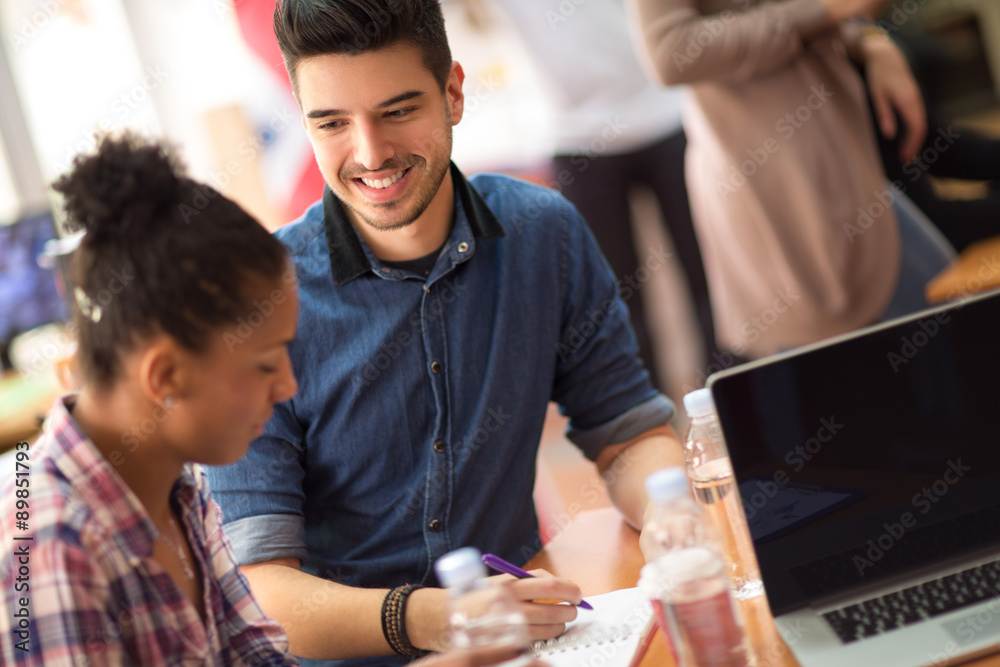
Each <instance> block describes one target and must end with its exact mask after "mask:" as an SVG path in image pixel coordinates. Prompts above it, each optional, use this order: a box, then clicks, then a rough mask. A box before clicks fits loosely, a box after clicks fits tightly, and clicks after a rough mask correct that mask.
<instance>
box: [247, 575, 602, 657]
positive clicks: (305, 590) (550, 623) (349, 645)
mask: <svg viewBox="0 0 1000 667" xmlns="http://www.w3.org/2000/svg"><path fill="white" fill-rule="evenodd" d="M241 569H242V571H243V574H244V575H246V578H247V579H248V580H249V581H250V587H251V588H252V589H253V592H254V595H255V596H256V597H257V599H258V600H259V601H260V604H261V606H262V607H263V608H264V610H265V611H266V612H267V613H268V614H269V615H270V616H272V617H273V618H275V619H276V620H277V621H278V622H279V623H281V624H282V626H284V628H285V632H287V633H288V637H289V640H290V643H291V650H292V653H294V654H295V655H297V656H300V657H303V658H313V659H332V658H355V657H362V656H373V655H391V654H392V649H391V648H390V647H389V645H388V643H387V642H386V641H385V639H384V637H383V636H382V625H381V611H382V601H383V600H384V599H385V596H386V594H387V593H388V592H389V591H388V589H376V588H372V589H369V588H354V587H351V586H344V585H343V584H338V583H335V582H332V581H328V580H326V579H322V578H320V577H316V576H313V575H311V574H307V573H305V572H302V570H301V566H300V563H299V561H297V560H295V559H281V560H275V561H270V562H267V563H257V564H255V565H244V566H243V567H242V568H241ZM533 574H536V575H541V576H537V577H536V578H534V579H521V580H517V581H510V580H509V579H510V578H509V577H507V576H506V575H501V576H500V577H494V578H491V579H496V580H500V581H504V582H505V585H507V586H509V587H510V589H511V591H512V592H513V593H514V595H515V597H516V598H517V599H519V600H521V601H522V604H521V609H522V611H523V612H524V613H525V617H526V618H527V621H528V634H529V636H530V638H531V640H532V641H538V640H542V639H551V638H553V637H557V636H559V635H560V634H562V632H563V630H564V629H565V624H566V623H567V622H569V621H571V620H572V619H573V618H575V617H576V608H575V607H572V606H569V605H553V604H533V603H531V602H530V600H541V599H559V600H565V601H567V602H573V603H577V602H579V601H580V600H581V599H582V596H581V594H580V589H579V588H578V587H577V586H576V585H575V584H573V583H572V582H570V581H568V580H566V579H560V578H557V577H552V576H544V573H542V572H541V571H535V572H533ZM446 605H447V592H446V591H445V590H443V589H440V588H421V589H419V590H416V591H414V592H413V593H411V594H410V596H409V599H408V601H407V605H406V619H405V621H406V634H407V638H408V639H409V640H410V643H411V644H413V645H414V646H415V647H417V648H419V649H423V650H432V651H440V650H444V649H445V648H447V639H448V627H447V623H448V621H447V610H446Z"/></svg>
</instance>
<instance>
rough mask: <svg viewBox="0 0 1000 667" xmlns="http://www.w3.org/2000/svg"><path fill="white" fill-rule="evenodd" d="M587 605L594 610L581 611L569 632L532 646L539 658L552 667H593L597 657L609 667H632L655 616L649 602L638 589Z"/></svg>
mask: <svg viewBox="0 0 1000 667" xmlns="http://www.w3.org/2000/svg"><path fill="white" fill-rule="evenodd" d="M587 602H589V603H590V604H591V605H592V606H593V607H594V609H593V610H592V611H591V610H587V609H579V608H578V609H577V616H576V619H575V620H574V621H572V622H571V623H569V624H567V627H566V632H564V633H563V634H562V635H560V636H559V637H556V638H555V639H549V640H547V641H543V642H535V644H533V645H532V650H533V651H534V652H535V655H536V656H537V657H539V658H541V659H543V660H544V661H545V662H547V663H548V664H550V665H552V667H578V665H580V664H581V662H583V664H590V662H589V660H588V659H589V658H590V657H591V656H596V655H600V656H601V657H602V658H603V660H601V662H600V664H602V665H604V666H605V667H619V666H620V667H628V665H629V663H630V662H631V660H632V656H633V655H634V654H635V652H636V650H637V649H638V648H639V643H640V641H641V640H642V631H643V629H644V628H645V627H646V622H647V621H648V620H649V617H650V616H651V615H652V613H653V610H652V607H650V604H649V600H648V599H646V596H644V595H643V594H642V593H641V592H640V591H639V589H638V588H625V589H622V590H620V591H613V592H611V593H605V594H604V595H595V596H592V597H588V598H587Z"/></svg>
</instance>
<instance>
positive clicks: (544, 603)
mask: <svg viewBox="0 0 1000 667" xmlns="http://www.w3.org/2000/svg"><path fill="white" fill-rule="evenodd" d="M531 574H533V575H535V577H534V578H533V579H516V578H514V577H512V576H511V575H509V574H500V575H497V576H495V577H490V579H489V580H490V582H498V583H501V584H503V585H504V586H506V587H507V588H508V589H510V591H511V592H512V593H513V594H514V597H515V598H516V599H517V600H518V601H519V602H520V607H521V613H523V614H524V618H525V620H526V621H527V624H528V638H529V639H530V640H531V641H533V642H536V641H541V640H544V639H552V638H553V637H558V636H559V635H561V634H562V633H563V632H564V631H565V630H566V624H567V623H569V622H570V621H572V620H573V619H574V618H576V607H575V606H574V605H576V604H579V602H580V601H581V600H583V594H582V593H581V592H580V587H579V586H577V585H576V584H574V583H573V582H572V581H570V580H569V579H563V578H561V577H554V576H552V575H551V574H550V573H548V572H546V571H545V570H531ZM561 602H569V603H570V604H558V603H561Z"/></svg>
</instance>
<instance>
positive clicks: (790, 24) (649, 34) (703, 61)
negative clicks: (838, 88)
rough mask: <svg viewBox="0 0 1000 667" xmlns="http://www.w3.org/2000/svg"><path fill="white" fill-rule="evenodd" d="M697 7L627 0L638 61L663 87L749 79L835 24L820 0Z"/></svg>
mask: <svg viewBox="0 0 1000 667" xmlns="http://www.w3.org/2000/svg"><path fill="white" fill-rule="evenodd" d="M831 1H835V0H831ZM868 1H871V0H868ZM698 4H699V3H698V0H632V5H633V6H632V8H631V9H632V24H633V27H634V29H635V31H636V33H637V37H638V40H637V41H638V44H637V49H638V50H639V52H640V53H641V54H642V55H643V56H644V58H640V59H641V60H644V61H645V63H646V65H647V68H648V69H650V70H651V72H652V73H653V74H655V77H656V78H657V79H658V80H659V81H660V82H661V83H663V84H666V85H676V84H690V83H699V82H704V81H745V80H748V79H751V78H753V77H755V76H757V75H760V74H765V73H768V72H771V71H774V70H776V69H778V68H780V67H782V66H784V65H786V64H788V63H790V62H792V61H794V60H795V59H796V58H798V57H799V55H800V54H801V53H802V51H803V48H804V45H805V43H806V42H808V41H810V40H811V39H812V38H814V37H816V36H818V35H821V34H823V33H825V32H828V31H830V30H833V29H835V28H836V25H837V22H836V21H835V20H834V19H833V18H832V17H831V14H830V10H829V8H828V6H827V4H825V3H824V2H823V0H779V1H778V2H762V3H760V4H757V5H754V6H748V5H749V3H748V2H735V3H733V8H732V9H727V10H725V11H722V12H719V13H718V14H711V15H703V14H700V13H699V11H698Z"/></svg>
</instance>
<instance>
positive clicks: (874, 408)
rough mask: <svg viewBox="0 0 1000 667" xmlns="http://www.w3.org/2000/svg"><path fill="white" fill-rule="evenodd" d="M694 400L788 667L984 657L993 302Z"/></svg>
mask: <svg viewBox="0 0 1000 667" xmlns="http://www.w3.org/2000/svg"><path fill="white" fill-rule="evenodd" d="M708 386H709V387H710V388H711V391H712V395H713V397H714V399H715V404H716V408H717V411H718V414H719V420H720V424H721V427H722V432H723V435H724V437H725V440H726V444H727V446H728V448H729V453H730V456H731V458H732V461H733V470H734V475H735V483H736V484H737V485H738V488H739V491H740V495H741V499H742V502H743V509H744V512H745V515H746V517H747V520H748V523H749V525H750V530H751V536H752V538H753V542H754V550H755V552H756V554H757V559H758V562H759V565H760V569H761V575H762V579H763V582H764V589H765V594H766V596H767V601H768V604H769V605H770V608H771V612H772V613H773V615H774V617H775V620H776V623H777V626H778V629H779V631H780V632H781V633H782V635H783V636H784V638H785V640H786V642H787V643H788V645H789V648H790V649H791V651H792V652H793V654H794V655H795V657H796V658H797V659H798V660H799V662H800V663H801V664H802V665H804V666H805V667H814V666H826V665H829V666H831V667H833V666H836V667H842V666H843V665H859V666H860V665H880V666H881V665H914V666H915V665H944V664H952V663H955V662H959V661H962V660H967V659H969V658H971V657H975V656H977V655H981V654H986V653H989V652H993V651H997V650H1000V293H998V292H993V293H988V294H985V295H981V296H977V297H972V298H967V299H963V300H961V301H958V302H955V303H952V304H948V305H945V306H941V307H937V308H932V309H928V310H924V311H920V312H919V313H916V314H914V315H913V316H910V317H906V318H901V319H897V320H892V321H890V322H886V323H884V324H881V325H877V326H873V327H869V328H867V329H863V330H860V331H858V332H855V333H852V334H848V335H844V336H841V337H838V338H835V339H831V340H828V341H824V342H822V343H818V344H815V345H811V346H808V347H805V348H801V349H797V350H794V351H790V352H787V353H783V354H781V355H776V356H774V357H769V358H766V359H762V360H759V361H756V362H753V363H750V364H745V365H743V366H739V367H736V368H732V369H728V370H726V371H722V372H719V373H716V374H714V375H713V376H711V377H710V378H709V380H708Z"/></svg>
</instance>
